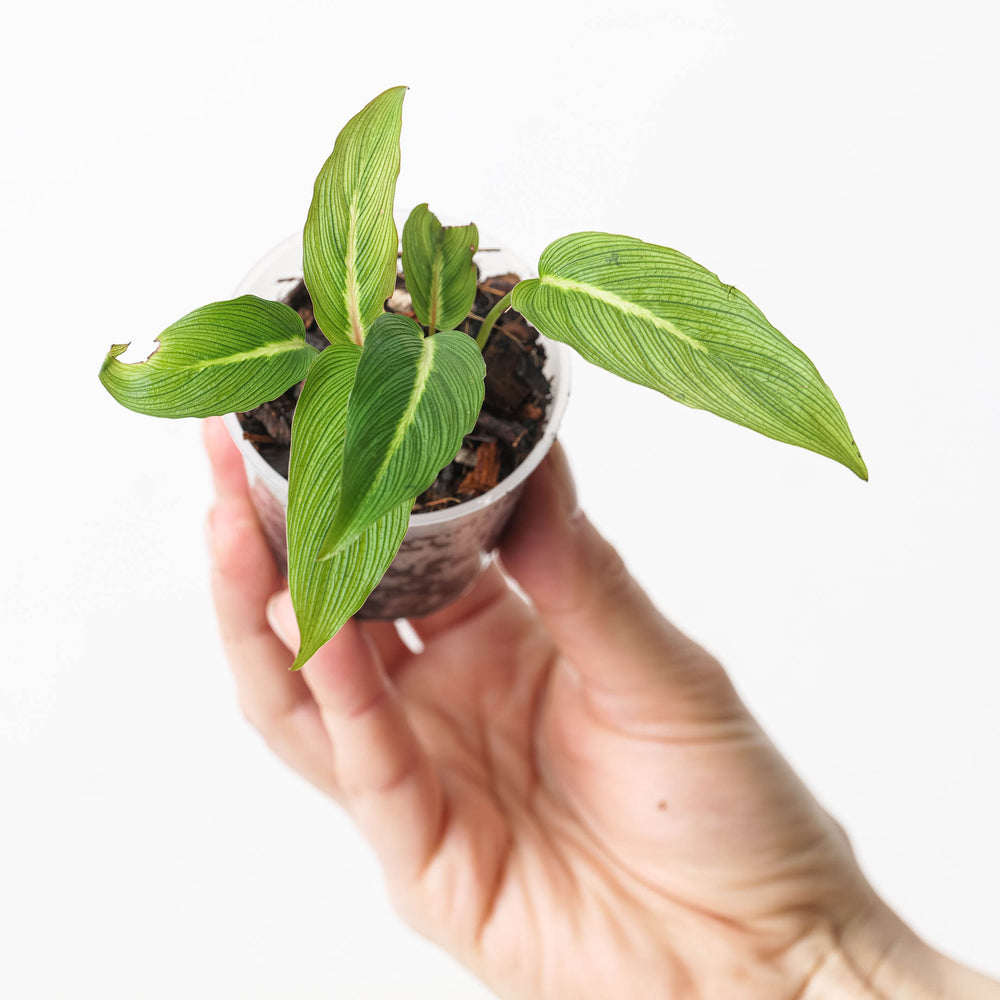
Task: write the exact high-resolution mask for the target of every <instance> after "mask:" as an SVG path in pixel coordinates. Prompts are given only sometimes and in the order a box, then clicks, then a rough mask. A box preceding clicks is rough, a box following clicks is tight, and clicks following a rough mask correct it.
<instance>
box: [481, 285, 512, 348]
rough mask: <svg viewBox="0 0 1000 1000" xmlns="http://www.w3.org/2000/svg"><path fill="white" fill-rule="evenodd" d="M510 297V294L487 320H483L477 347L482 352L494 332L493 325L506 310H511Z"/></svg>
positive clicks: (492, 311) (491, 312)
mask: <svg viewBox="0 0 1000 1000" xmlns="http://www.w3.org/2000/svg"><path fill="white" fill-rule="evenodd" d="M510 295H511V293H510V292H508V293H507V294H506V295H505V296H504V297H503V298H502V299H501V300H500V301H499V302H498V303H497V304H496V305H495V306H494V307H493V308H492V309H491V310H490V311H489V312H488V313H487V314H486V319H484V320H483V325H482V326H481V327H480V328H479V333H478V334H477V335H476V346H477V347H478V348H479V350H480V351H484V350H485V349H486V341H487V340H489V339H490V334H491V333H492V332H493V324H494V323H496V321H497V320H498V319H499V318H500V314H501V313H502V312H504V311H505V310H506V309H509V308H510Z"/></svg>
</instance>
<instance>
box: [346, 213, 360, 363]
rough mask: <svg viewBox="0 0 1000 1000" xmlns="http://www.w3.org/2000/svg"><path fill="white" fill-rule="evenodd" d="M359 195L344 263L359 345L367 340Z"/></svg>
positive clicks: (354, 333)
mask: <svg viewBox="0 0 1000 1000" xmlns="http://www.w3.org/2000/svg"><path fill="white" fill-rule="evenodd" d="M357 258H358V197H357V195H355V196H354V198H353V199H352V200H351V207H350V209H349V210H348V222H347V254H346V255H345V257H344V265H345V267H346V269H347V273H346V275H345V278H346V284H347V288H346V289H345V292H346V301H347V320H348V322H349V323H350V325H351V332H352V336H351V339H352V340H353V341H354V343H355V344H358V345H359V346H360V345H361V344H363V343H364V342H365V331H364V326H363V325H362V323H361V309H360V306H359V305H358V300H359V298H360V297H361V288H360V286H359V285H358V273H357V272H358V260H357Z"/></svg>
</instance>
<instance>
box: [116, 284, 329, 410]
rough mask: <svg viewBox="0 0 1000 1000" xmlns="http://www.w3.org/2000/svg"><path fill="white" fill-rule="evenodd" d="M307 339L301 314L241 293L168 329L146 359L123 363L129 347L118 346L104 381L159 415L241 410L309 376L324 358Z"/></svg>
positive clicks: (132, 404)
mask: <svg viewBox="0 0 1000 1000" xmlns="http://www.w3.org/2000/svg"><path fill="white" fill-rule="evenodd" d="M305 338H306V331H305V327H303V325H302V319H301V317H300V316H299V314H298V313H297V312H296V311H295V310H294V309H290V308H289V307H288V306H286V305H283V304H282V303H280V302H271V301H269V300H268V299H259V298H257V296H256V295H242V296H240V297H239V298H238V299H230V300H228V301H226V302H213V303H212V304H211V305H207V306H202V308H201V309H195V310H194V312H190V313H188V314H187V316H184V317H183V318H181V319H179V320H178V321H177V322H176V323H174V324H173V325H171V326H168V327H167V328H166V330H164V331H163V333H161V334H160V335H159V337H157V338H156V339H157V342H158V343H159V347H158V348H157V349H156V350H155V351H154V352H153V353H152V354H151V355H150V356H149V358H147V359H146V360H145V361H141V362H138V363H136V364H125V363H124V362H122V361H119V360H117V359H118V356H119V355H120V354H122V352H123V351H124V350H125V349H126V348H127V347H128V344H114V345H113V346H112V347H111V350H110V351H109V352H108V356H107V357H106V358H105V359H104V364H103V365H101V376H100V377H101V382H102V383H103V384H104V387H105V388H106V389H107V390H108V392H110V393H111V395H112V396H114V397H115V399H117V400H118V402H119V403H121V404H122V405H123V406H127V407H128V408H129V409H130V410H136V411H138V412H139V413H149V414H152V415H153V416H155V417H214V416H221V415H222V414H224V413H242V412H244V411H246V410H251V409H253V408H254V407H255V406H260V404H261V403H266V402H268V401H270V400H272V399H276V398H277V397H278V396H280V395H281V394H282V393H283V392H284V391H285V390H286V389H288V388H289V387H290V386H293V385H295V383H296V382H301V381H302V379H304V378H305V376H306V372H308V371H309V367H310V365H311V364H312V363H313V362H314V361H315V360H316V356H317V351H316V349H315V348H313V347H310V346H309V344H307V343H306V339H305Z"/></svg>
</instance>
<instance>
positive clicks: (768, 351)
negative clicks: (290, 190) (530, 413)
mask: <svg viewBox="0 0 1000 1000" xmlns="http://www.w3.org/2000/svg"><path fill="white" fill-rule="evenodd" d="M405 89H406V88H404V87H395V88H392V89H390V90H387V91H385V92H384V93H382V94H380V95H379V96H378V97H376V98H375V99H374V100H373V101H372V102H371V103H370V104H368V105H367V106H366V107H365V108H364V109H363V110H362V111H360V112H359V113H358V114H357V115H356V116H355V117H354V118H352V119H351V121H350V122H348V124H347V125H346V126H345V127H344V129H343V130H342V131H341V133H340V134H339V136H338V137H337V140H336V143H335V146H334V149H333V152H332V154H331V155H330V157H329V158H328V159H327V161H326V163H325V164H324V166H323V168H322V170H321V171H320V173H319V176H318V177H317V180H316V184H315V190H314V196H313V200H312V204H311V206H310V209H309V213H308V217H307V219H306V225H305V230H304V234H303V241H302V265H303V270H304V282H305V287H306V288H307V290H308V293H309V296H310V299H311V310H312V313H313V315H314V317H315V321H316V324H317V326H318V328H319V330H321V331H322V335H323V337H324V338H325V346H324V348H323V349H322V351H320V350H318V349H317V347H315V346H313V345H311V344H310V343H309V342H308V340H307V337H306V329H305V325H304V322H303V319H302V316H301V315H300V314H299V312H298V311H296V309H295V308H292V306H290V305H288V304H285V303H283V302H279V301H273V300H270V299H265V298H261V297H259V296H256V295H251V294H245V295H240V296H238V297H237V298H234V299H231V300H227V301H224V302H216V303H212V304H210V305H207V306H203V307H202V308H200V309H196V310H195V311H194V312H192V313H189V314H188V315H187V316H184V317H183V318H182V319H180V320H178V321H177V322H176V323H174V324H172V325H171V326H170V327H168V328H167V329H166V330H164V331H163V333H161V334H160V335H159V337H158V338H157V340H158V343H159V346H158V348H157V349H156V350H155V351H154V352H153V354H152V355H150V357H149V358H148V359H146V360H145V361H144V362H140V363H137V364H125V363H123V362H122V361H120V360H119V356H120V355H121V354H122V353H123V352H124V350H125V349H126V347H127V346H128V345H127V344H116V345H113V346H112V347H111V349H110V351H109V352H108V355H107V357H106V359H105V361H104V364H103V365H102V368H101V373H100V377H101V381H102V382H103V384H104V385H105V387H106V388H107V389H108V390H109V392H111V394H112V395H113V396H114V397H115V398H116V399H117V400H118V401H119V402H120V403H122V404H124V405H125V406H127V407H129V408H131V409H134V410H137V411H139V412H142V413H149V414H154V415H157V416H165V417H186V416H194V417H205V416H212V415H223V414H232V413H245V412H246V411H249V410H252V409H253V408H254V407H257V406H259V405H260V404H263V403H266V402H268V401H270V400H274V399H275V398H276V397H279V396H280V395H281V394H282V393H284V392H285V391H286V390H289V389H290V387H293V386H298V385H299V384H300V383H301V394H300V395H299V396H298V400H297V403H296V405H295V414H294V421H293V424H292V432H291V457H290V464H289V469H288V511H287V551H288V575H289V586H290V588H291V592H292V600H293V604H294V606H295V609H296V615H297V617H298V619H299V625H300V630H301V636H302V644H301V648H300V651H299V654H298V657H297V658H296V661H295V666H296V667H299V666H301V665H302V664H303V663H304V662H305V661H306V660H307V659H308V658H309V657H310V656H311V655H312V654H313V653H314V652H315V651H316V650H317V649H318V648H319V646H321V645H322V644H323V643H324V642H325V641H326V640H327V639H328V638H329V637H330V636H332V635H333V634H334V633H335V632H336V631H337V630H338V629H339V628H340V627H341V626H342V625H343V624H344V622H345V621H347V619H348V618H349V617H350V616H351V615H352V614H354V613H356V612H357V611H358V610H359V609H360V608H361V607H362V605H363V604H364V603H365V600H366V598H368V596H369V594H370V593H371V592H372V591H373V589H374V588H375V587H376V585H377V584H378V583H379V581H380V580H381V579H382V577H383V575H384V574H385V573H386V570H387V569H388V568H389V566H390V564H391V563H392V562H393V559H394V557H395V556H396V553H397V550H399V548H400V545H401V543H402V542H403V539H404V536H405V535H406V534H407V526H408V524H409V522H410V512H411V509H412V508H413V504H414V500H415V499H416V498H417V497H418V496H419V495H420V494H421V493H422V492H423V491H424V490H425V489H427V488H428V487H429V486H430V485H431V484H432V482H433V481H434V480H435V478H436V477H437V476H438V473H439V472H440V470H441V469H442V468H443V467H445V466H447V465H448V464H449V462H451V461H452V459H454V458H455V456H456V454H457V453H458V452H459V449H460V448H461V447H462V444H463V438H464V437H465V435H466V434H468V433H469V431H471V430H472V428H473V427H474V425H475V424H476V421H477V418H478V416H479V413H480V409H481V407H482V405H483V400H484V394H485V389H484V375H485V371H486V368H485V364H484V361H483V355H482V352H483V349H484V348H485V347H486V346H487V344H488V343H489V341H490V334H491V332H492V331H493V329H494V328H495V326H496V324H497V321H498V319H499V318H500V316H501V314H503V313H504V311H505V310H507V309H508V308H512V309H513V310H515V311H516V312H517V313H518V314H520V316H522V317H523V318H524V319H525V320H526V321H527V323H528V324H530V325H531V327H533V328H534V329H536V330H538V331H540V332H541V333H542V334H543V335H544V336H545V337H546V338H548V339H549V340H550V341H556V342H559V343H560V344H566V345H568V346H570V347H572V348H573V349H575V350H576V351H577V352H578V353H579V354H581V355H582V356H583V357H584V358H585V359H586V360H588V361H590V362H593V363H594V364H597V365H599V366H600V367H602V368H605V369H606V370H608V371H610V372H613V373H614V374H616V375H619V376H621V377H623V378H625V379H628V380H630V381H632V382H636V383H638V384H640V385H645V386H648V387H650V388H653V389H656V390H658V391H660V392H662V393H664V394H665V395H667V396H670V397H671V398H673V399H675V400H677V401H679V402H682V403H684V404H685V405H687V406H692V407H696V408H700V409H706V410H709V411H711V412H713V413H716V414H718V415H719V416H722V417H725V418H726V419H728V420H731V421H734V422H735V423H738V424H742V425H744V426H746V427H749V428H751V429H753V430H756V431H758V432H760V433H762V434H765V435H767V436H769V437H772V438H775V439H777V440H779V441H784V442H787V443H790V444H795V445H798V446H801V447H804V448H808V449H810V450H812V451H815V452H818V453H819V454H822V455H826V456H828V457H830V458H833V459H834V460H836V461H838V462H840V463H842V464H843V465H845V466H846V467H847V468H849V469H851V470H852V471H853V472H855V473H856V474H857V475H858V476H859V477H861V478H862V479H867V470H866V468H865V465H864V462H863V460H862V458H861V455H860V453H859V451H858V448H857V446H856V445H855V443H854V439H853V437H852V435H851V432H850V429H849V428H848V425H847V421H846V419H845V418H844V415H843V412H842V411H841V409H840V406H839V405H838V403H837V401H836V399H835V398H834V396H833V394H832V392H831V391H830V389H829V388H828V387H827V385H826V384H825V382H824V381H823V380H822V378H821V377H820V375H819V373H818V372H817V370H816V368H815V367H814V366H813V364H812V363H811V362H810V361H809V359H808V358H807V357H806V356H805V355H804V354H803V353H802V352H801V351H800V350H799V349H798V348H796V347H795V346H794V345H793V344H791V343H790V342H789V341H788V340H787V339H786V338H785V337H784V336H782V334H781V333H779V332H778V331H777V330H776V329H774V327H772V326H771V325H770V324H769V323H768V321H767V320H766V318H765V317H764V315H763V313H761V311H760V310H759V309H758V308H757V307H756V306H755V305H754V304H753V303H752V302H751V301H750V300H749V299H748V298H747V297H746V296H745V295H743V293H742V292H740V291H738V290H737V289H735V288H733V287H732V286H730V285H725V284H723V283H722V282H721V281H719V279H718V278H717V277H716V276H715V275H714V274H713V273H711V272H710V271H708V270H706V269H705V268H703V267H701V266H700V265H699V264H696V263H695V262H694V261H692V260H691V259H690V258H688V257H686V256H684V255H683V254H681V253H679V252H677V251H676V250H671V249H669V248H667V247H662V246H656V245H653V244H649V243H644V242H642V241H640V240H637V239H634V238H631V237H628V236H616V235H611V234H607V233H595V232H581V233H574V234H571V235H569V236H565V237H562V238H561V239H557V240H556V241H555V242H553V243H551V244H550V245H549V246H548V247H547V248H546V249H545V251H544V252H543V253H542V256H541V258H540V260H539V264H538V276H537V277H530V278H524V279H523V280H519V281H516V283H514V282H511V285H512V287H510V288H509V290H506V291H504V292H503V294H501V295H499V296H498V298H497V301H496V302H495V304H494V305H493V306H492V308H490V309H489V311H488V313H487V314H485V315H477V316H476V323H475V327H476V329H475V331H474V332H475V336H471V335H470V333H472V332H473V330H471V329H470V328H469V327H468V324H466V326H465V329H464V330H463V329H456V328H457V327H460V326H462V324H463V323H465V321H466V317H467V316H469V315H470V311H471V310H472V307H473V302H474V299H475V296H476V293H477V272H476V267H475V264H474V262H473V255H474V254H475V251H476V249H477V245H478V232H477V230H476V227H475V226H474V225H469V226H460V227H450V228H447V227H443V226H441V224H440V223H439V222H438V220H437V218H436V217H435V216H434V215H433V214H432V213H431V212H430V210H429V209H428V207H427V206H426V205H422V206H418V207H417V208H416V209H414V211H413V212H412V213H411V214H410V216H409V217H408V219H407V221H406V224H405V226H404V227H403V233H402V270H403V275H404V277H405V282H406V292H407V293H408V295H409V298H410V304H412V310H410V311H411V312H412V314H413V318H411V317H410V316H408V315H401V314H400V313H399V312H396V311H392V310H387V309H386V304H387V302H389V303H390V304H391V300H390V297H391V296H393V293H394V290H395V288H396V283H397V254H398V248H399V238H398V236H397V231H396V226H395V223H394V221H393V216H392V207H393V198H394V194H395V183H396V178H397V176H398V173H399V135H400V128H401V115H402V103H403V95H404V93H405ZM563 395H564V393H563ZM552 433H554V430H553V429H552V428H550V434H549V439H548V440H549V441H550V440H551V436H552ZM545 446H546V444H545V442H543V443H542V444H541V447H543V448H544V447H545ZM535 457H536V460H537V455H536V456H535Z"/></svg>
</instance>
